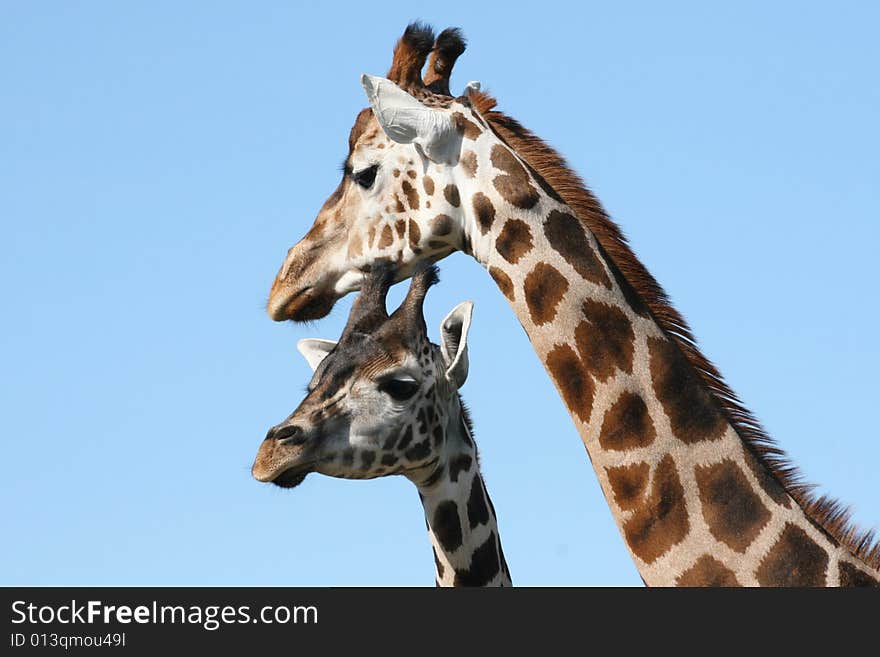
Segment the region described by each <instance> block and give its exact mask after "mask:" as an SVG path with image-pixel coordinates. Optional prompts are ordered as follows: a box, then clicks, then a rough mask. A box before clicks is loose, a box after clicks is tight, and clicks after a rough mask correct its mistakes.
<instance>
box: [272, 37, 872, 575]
mask: <svg viewBox="0 0 880 657" xmlns="http://www.w3.org/2000/svg"><path fill="white" fill-rule="evenodd" d="M463 51H464V41H463V40H462V38H461V36H460V35H459V33H458V31H457V30H446V31H444V32H443V33H442V34H441V35H440V36H439V38H438V39H437V41H436V43H435V41H434V37H433V33H432V31H431V30H430V29H429V28H427V27H425V26H422V25H418V24H413V25H410V26H409V27H408V28H407V30H406V32H405V33H404V35H403V37H402V38H401V39H400V41H399V42H398V44H397V46H396V48H395V51H394V58H393V62H392V65H391V69H390V70H389V72H388V78H387V79H385V78H377V77H372V76H366V75H365V76H363V78H362V83H363V86H364V89H365V91H366V93H367V98H368V100H369V104H370V107H369V108H367V109H365V110H363V111H362V112H361V113H360V114H359V115H358V117H357V120H356V121H355V124H354V127H353V128H352V130H351V134H350V136H349V154H348V157H347V158H346V162H345V173H344V176H343V179H342V181H341V182H340V184H339V187H338V188H337V189H336V191H335V192H334V193H333V194H332V195H331V196H330V198H329V199H327V201H326V203H325V204H324V206H323V207H322V209H321V211H320V212H319V213H318V217H317V219H316V220H315V223H314V226H313V227H312V228H311V229H310V230H309V232H308V233H307V234H306V235H305V237H304V238H303V239H302V240H301V241H300V242H299V243H298V244H296V245H295V246H294V247H293V248H292V249H291V250H290V252H289V253H288V256H287V258H286V260H285V261H284V263H283V265H282V267H281V270H280V272H279V273H278V276H277V277H276V279H275V282H274V284H273V286H272V290H271V294H270V297H269V303H268V312H269V315H270V316H271V317H272V318H273V319H275V320H279V321H280V320H286V319H292V320H310V319H316V318H319V317H322V316H324V315H326V314H327V312H329V310H330V308H331V307H332V306H333V304H334V303H335V301H336V300H337V299H338V298H340V297H341V296H342V295H344V294H346V293H348V292H349V291H352V290H354V289H356V288H357V287H358V285H359V284H360V281H361V280H362V278H363V275H364V272H366V271H369V269H370V268H371V266H372V265H373V264H374V263H376V262H377V261H391V262H393V263H394V264H395V266H396V268H397V272H398V278H404V277H406V276H408V275H410V274H411V272H412V271H413V268H414V267H415V266H416V265H417V264H419V263H423V262H425V261H436V260H439V259H441V258H443V257H445V256H447V255H448V254H450V253H451V252H453V251H455V250H461V251H464V252H466V253H469V254H471V255H472V256H473V257H474V258H476V259H477V260H478V261H479V262H480V263H481V264H482V265H483V266H484V267H486V269H487V270H488V271H489V274H490V275H491V276H492V278H493V279H494V280H495V282H496V283H497V285H498V287H499V288H500V289H501V291H502V292H503V294H504V295H505V296H506V297H507V299H508V301H509V302H510V304H511V306H512V307H513V310H514V312H515V313H516V315H517V317H518V318H519V320H520V322H521V323H522V325H523V327H524V329H525V330H526V332H527V333H528V335H529V339H530V340H531V342H532V345H533V346H534V348H535V351H536V352H537V354H538V356H539V357H540V358H541V360H542V362H543V363H544V365H545V367H546V369H547V371H548V373H549V374H550V376H551V378H552V379H553V381H554V383H555V385H556V387H557V389H558V391H559V392H560V394H561V396H562V398H563V400H564V402H565V404H566V406H567V408H568V409H569V411H570V413H571V416H572V419H573V421H574V423H575V425H576V427H577V429H578V431H579V433H580V435H581V437H582V439H583V442H584V445H585V446H586V448H587V451H588V452H589V455H590V458H591V461H592V463H593V466H594V468H595V470H596V474H597V475H598V477H599V481H600V484H601V486H602V489H603V491H604V493H605V496H606V498H607V501H608V504H609V505H610V507H611V510H612V513H613V515H614V517H615V519H616V522H617V524H618V527H619V528H620V531H621V532H622V534H623V536H624V539H625V541H626V544H627V546H628V548H629V550H630V553H631V555H632V557H633V559H634V561H635V564H636V566H637V568H638V570H639V572H640V574H641V576H642V579H643V580H644V581H645V583H646V584H648V585H711V584H716V585H717V584H720V585H746V586H756V585H765V586H779V585H795V586H799V585H805V586H824V585H830V586H835V585H878V584H880V547H878V546H877V545H876V544H875V543H874V541H873V536H872V534H871V533H870V532H859V531H857V530H856V528H855V527H854V526H853V525H852V524H851V523H850V522H849V517H848V513H847V511H846V509H845V508H844V507H842V506H841V505H840V504H839V503H838V502H836V501H834V500H830V499H827V498H824V497H823V498H815V497H813V496H812V495H811V494H810V490H811V489H810V487H809V486H807V485H805V484H804V483H802V481H801V480H800V478H799V476H798V474H797V472H796V471H795V470H794V468H793V467H792V466H791V465H790V464H789V463H788V461H787V460H786V459H785V457H784V455H783V454H782V452H781V451H780V450H779V449H778V448H777V447H776V446H775V445H774V443H773V442H772V441H771V439H770V438H769V437H768V436H767V435H766V434H765V433H764V431H763V429H762V428H761V426H760V425H759V424H758V422H757V421H756V420H755V419H754V417H753V416H752V415H751V414H750V413H749V412H748V411H747V410H746V409H745V408H744V407H743V406H742V405H741V404H740V403H739V401H738V399H737V398H736V396H735V394H734V393H733V392H732V391H731V390H730V388H728V387H727V385H726V384H725V383H724V381H723V380H722V378H721V376H720V374H719V373H718V371H717V370H716V369H715V367H714V366H713V365H712V364H711V363H710V362H709V361H708V360H707V359H706V358H705V357H704V356H703V355H702V354H701V353H700V352H699V350H698V349H697V347H696V344H695V342H694V339H693V337H692V336H691V333H690V329H689V328H688V326H687V324H686V322H685V321H684V319H683V318H682V317H681V315H679V313H678V312H677V311H676V310H675V309H674V308H673V307H672V306H671V305H670V303H669V302H668V299H667V297H666V296H665V294H664V292H663V290H662V289H661V287H660V286H659V284H658V283H657V282H656V281H655V280H654V278H653V277H652V276H651V274H650V273H649V272H648V271H647V270H646V269H645V268H644V266H643V265H642V264H641V263H640V262H639V260H638V259H637V258H636V256H635V255H634V254H633V252H632V251H631V250H630V248H629V246H628V245H627V242H626V240H625V238H624V237H623V235H622V233H621V232H620V230H619V228H618V227H617V226H616V225H615V224H614V223H613V222H612V221H611V220H610V219H609V218H608V216H607V215H606V214H605V212H604V210H603V209H602V206H601V205H600V204H599V202H598V200H596V198H595V197H594V196H593V195H592V194H591V193H590V192H589V191H588V190H587V189H586V187H585V186H584V184H583V183H582V181H581V180H580V178H579V177H578V176H577V175H576V174H575V173H573V172H572V171H571V170H570V169H569V168H568V167H567V165H566V163H565V162H564V160H563V159H562V158H561V157H560V156H559V155H558V154H557V153H556V152H555V151H554V150H552V149H551V148H550V147H549V146H547V145H546V144H545V143H544V142H543V141H541V140H540V139H539V138H537V137H536V136H535V135H533V134H532V133H531V132H529V131H528V130H526V129H525V128H524V127H523V126H521V125H520V124H519V123H518V122H516V121H515V120H513V119H511V118H510V117H508V116H506V115H504V114H502V113H500V112H498V111H496V110H495V109H494V107H495V100H494V99H493V98H491V97H490V96H488V95H486V94H483V93H481V92H480V91H479V89H478V85H474V84H472V85H468V90H467V93H466V94H465V95H464V96H461V97H458V98H452V97H451V95H450V93H449V86H448V83H449V75H450V73H451V70H452V66H453V64H454V63H455V60H456V59H457V57H458V56H459V55H460V54H461V53H462V52H463ZM429 54H431V60H430V62H429V65H428V72H427V74H426V75H425V77H424V79H423V78H422V75H421V70H422V67H423V65H424V63H425V60H426V59H427V57H428V55H429Z"/></svg>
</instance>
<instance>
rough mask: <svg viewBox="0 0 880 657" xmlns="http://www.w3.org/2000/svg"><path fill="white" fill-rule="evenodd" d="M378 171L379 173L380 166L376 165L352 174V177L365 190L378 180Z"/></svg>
mask: <svg viewBox="0 0 880 657" xmlns="http://www.w3.org/2000/svg"><path fill="white" fill-rule="evenodd" d="M377 171H379V165H378V164H374V165H373V166H371V167H367V168H366V169H361V170H360V171H355V172H354V173H352V174H351V177H352V178H353V179H354V181H355V182H356V183H357V184H358V185H360V186H361V187H363V188H364V189H369V188H370V187H372V186H373V182H375V180H376V172H377Z"/></svg>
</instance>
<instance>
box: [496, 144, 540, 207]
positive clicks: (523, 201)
mask: <svg viewBox="0 0 880 657" xmlns="http://www.w3.org/2000/svg"><path fill="white" fill-rule="evenodd" d="M491 158H492V165H493V166H494V167H495V168H496V169H500V170H501V171H503V172H504V173H503V174H501V175H499V176H495V179H494V180H493V181H492V184H493V185H495V189H497V190H498V193H499V194H501V196H502V198H504V199H505V200H506V201H507V202H508V203H510V204H511V205H513V206H515V207H518V208H522V209H523V210H529V209H531V208H533V207H535V204H536V203H537V202H538V199H539V198H540V197H539V196H538V192H537V191H535V188H534V187H532V183H531V180H530V179H529V174H528V173H526V170H525V167H523V165H522V164H520V162H519V160H517V159H516V157H515V156H514V155H513V153H511V152H510V151H509V150H507V149H506V148H505V147H504V146H502V145H501V144H496V145H495V146H493V147H492V155H491Z"/></svg>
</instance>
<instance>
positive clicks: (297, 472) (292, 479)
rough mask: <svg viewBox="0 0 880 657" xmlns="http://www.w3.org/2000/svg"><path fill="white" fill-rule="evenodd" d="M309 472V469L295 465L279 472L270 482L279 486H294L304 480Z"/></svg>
mask: <svg viewBox="0 0 880 657" xmlns="http://www.w3.org/2000/svg"><path fill="white" fill-rule="evenodd" d="M310 472H311V469H306V470H303V469H302V468H297V467H294V468H288V469H287V470H284V471H283V472H281V473H279V474H278V476H277V477H275V478H274V479H273V480H272V482H271V483H273V484H275V485H276V486H278V487H280V488H296V487H297V486H299V485H300V484H301V483H302V482H303V481H304V480H305V478H306V477H307V476H308V474H309V473H310Z"/></svg>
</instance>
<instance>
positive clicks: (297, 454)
mask: <svg viewBox="0 0 880 657" xmlns="http://www.w3.org/2000/svg"><path fill="white" fill-rule="evenodd" d="M308 442H309V440H308V432H306V431H305V430H303V428H302V427H299V426H297V425H293V424H289V425H279V426H276V427H272V428H271V429H269V432H268V433H267V434H266V437H265V439H263V442H262V444H261V445H260V448H259V450H258V451H257V457H256V458H255V459H254V464H253V467H252V468H251V474H252V475H253V477H254V479H256V480H257V481H261V482H264V483H272V484H275V485H276V486H280V487H282V488H293V487H295V486H298V485H299V484H301V483H302V482H303V480H304V479H305V478H306V475H308V474H309V473H310V472H312V471H313V470H314V462H313V460H312V458H311V457H310V456H309V452H310V450H309V446H308Z"/></svg>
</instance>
